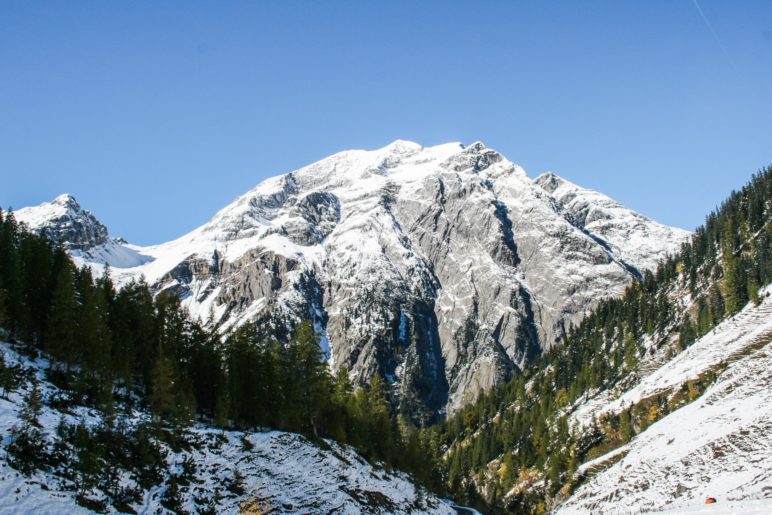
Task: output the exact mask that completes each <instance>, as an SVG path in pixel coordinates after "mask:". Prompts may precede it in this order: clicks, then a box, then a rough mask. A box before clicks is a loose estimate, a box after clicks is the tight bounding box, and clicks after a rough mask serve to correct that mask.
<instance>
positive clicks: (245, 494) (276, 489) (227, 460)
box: [0, 343, 454, 514]
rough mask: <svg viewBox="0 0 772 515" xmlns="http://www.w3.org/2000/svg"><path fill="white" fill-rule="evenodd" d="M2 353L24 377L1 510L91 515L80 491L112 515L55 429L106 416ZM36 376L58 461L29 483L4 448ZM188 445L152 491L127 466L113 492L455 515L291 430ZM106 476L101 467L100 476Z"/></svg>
mask: <svg viewBox="0 0 772 515" xmlns="http://www.w3.org/2000/svg"><path fill="white" fill-rule="evenodd" d="M0 350H2V352H3V354H4V357H5V363H6V365H8V366H9V367H11V368H15V370H16V375H17V376H19V377H21V378H23V379H21V380H20V384H19V385H18V387H17V388H15V389H14V390H13V391H12V392H10V393H8V394H7V395H3V396H0V434H1V435H2V450H0V513H52V514H53V513H92V511H91V510H88V509H86V508H84V507H81V506H79V505H78V504H76V494H77V492H82V493H83V497H84V498H85V499H87V501H88V502H90V503H92V504H91V506H92V507H96V506H99V505H101V506H102V508H103V509H105V510H106V511H107V512H115V510H116V508H115V505H114V504H112V503H111V502H110V501H111V498H110V497H107V496H106V494H105V488H107V487H106V486H103V485H109V484H110V483H109V482H106V483H103V482H102V480H100V481H97V482H95V486H92V487H90V488H85V489H83V488H82V487H81V486H79V485H82V484H83V483H84V482H85V480H83V479H82V476H79V475H78V474H77V473H76V472H75V471H76V470H80V467H82V465H73V461H71V462H70V465H63V464H62V463H60V462H66V459H63V458H56V457H57V456H60V457H61V456H68V455H69V454H68V453H69V452H71V451H67V450H66V447H64V449H65V450H62V448H63V447H62V446H63V437H62V436H61V432H62V431H61V430H59V429H58V427H60V426H62V425H70V426H71V427H76V426H77V425H78V424H82V425H83V427H86V428H90V430H98V428H100V427H104V423H105V419H104V417H103V416H102V415H101V413H100V412H98V411H96V410H93V409H89V408H85V407H82V406H74V407H63V400H62V399H65V398H66V397H67V396H66V393H65V392H62V391H60V390H58V389H57V388H55V387H54V386H53V385H51V384H50V383H48V382H47V381H46V380H45V376H44V373H43V370H44V368H45V367H46V362H45V361H43V360H30V359H28V358H26V357H24V356H22V355H20V354H18V353H17V352H16V351H15V350H14V348H13V347H12V346H11V345H9V344H5V343H0ZM33 378H35V379H36V380H37V381H38V383H39V390H40V391H41V393H42V396H43V401H44V403H45V404H48V405H44V406H43V409H42V412H41V414H40V416H39V417H38V420H39V422H40V424H41V428H40V431H41V434H42V441H43V442H44V443H45V445H46V446H47V448H48V451H47V452H48V454H49V456H50V460H51V463H50V464H47V465H45V468H46V470H38V471H35V472H33V473H32V474H31V475H30V476H25V475H22V474H21V473H20V472H19V471H18V470H16V469H15V468H13V467H11V465H10V464H9V457H10V454H9V453H8V452H7V449H8V446H9V444H10V443H11V442H12V441H13V440H14V437H13V436H11V428H12V427H14V426H18V425H19V424H20V423H21V422H20V418H19V413H20V411H21V410H22V408H23V405H24V401H23V398H24V397H25V395H27V394H28V393H29V391H30V389H31V384H32V383H31V380H32V379H33ZM51 405H57V406H60V407H58V408H54V407H51ZM146 422H147V415H146V414H144V413H141V412H134V415H133V416H131V417H125V416H124V415H119V416H118V420H117V421H116V422H115V427H116V428H119V429H117V430H118V431H122V432H123V433H125V434H127V435H128V434H131V432H132V431H133V430H135V429H136V428H137V427H138V426H139V425H140V424H142V423H146ZM184 440H185V442H186V444H185V445H184V446H183V447H187V446H189V449H187V450H185V449H177V450H176V451H175V450H173V449H172V448H171V447H170V446H169V445H167V444H162V449H163V452H164V453H165V455H166V456H165V458H164V459H163V462H162V464H161V476H160V477H159V481H158V483H157V484H154V485H152V486H150V487H149V488H144V487H142V486H140V483H141V481H144V480H147V477H148V476H149V475H152V474H147V475H145V476H142V477H140V476H136V475H134V474H133V473H132V472H130V471H129V470H125V469H122V468H121V467H120V465H118V468H117V469H115V470H110V474H113V475H114V477H115V478H116V481H117V483H116V485H115V486H113V487H112V488H114V489H115V491H116V492H120V495H123V496H129V497H131V496H134V500H133V501H130V502H127V503H126V506H128V507H130V508H131V509H133V510H135V511H136V512H137V513H171V512H170V511H169V510H168V509H167V508H165V507H164V506H165V505H166V506H168V504H169V503H170V502H172V501H171V500H172V499H177V500H178V501H179V503H180V504H179V507H180V509H183V510H186V511H187V512H190V513H202V512H206V510H212V509H214V508H215V507H216V513H243V512H244V510H250V509H251V510H253V511H252V512H255V513H256V512H258V510H264V511H268V510H270V512H271V513H328V512H335V513H350V514H355V513H454V511H453V510H452V509H451V508H450V507H449V506H448V505H446V504H444V503H443V502H441V501H440V500H439V499H437V498H436V497H434V496H433V495H431V494H429V493H427V492H425V491H422V490H418V489H416V487H414V485H413V484H412V483H411V482H410V481H409V479H408V478H407V476H405V475H402V474H398V473H392V472H388V471H386V470H384V469H379V468H375V467H373V466H371V465H369V464H368V463H367V462H365V461H364V460H363V459H362V458H361V457H359V456H358V455H357V454H356V453H355V452H353V451H352V450H351V449H349V448H346V447H342V446H339V445H337V444H335V443H334V442H327V444H326V446H325V447H320V446H318V445H315V444H313V443H311V442H310V441H309V440H307V439H305V438H303V437H302V436H299V435H297V434H293V433H282V432H278V431H271V432H263V433H260V432H258V433H244V432H236V431H221V430H214V429H208V428H205V427H202V426H199V427H194V428H192V429H190V430H187V431H186V432H185V436H184ZM57 449H58V450H57ZM127 452H128V451H127ZM77 456H82V455H78V454H77V453H75V454H74V455H73V456H72V457H71V460H74V463H78V461H77V460H78V459H79V458H78V457H77ZM85 456H89V455H85ZM57 459H58V460H59V461H60V462H57ZM191 464H192V465H191ZM111 465H115V464H111ZM104 470H105V467H104V466H102V467H100V472H104ZM173 477H174V480H173V479H172V478H173ZM173 483H174V485H175V486H172V484H173ZM170 488H177V489H178V491H177V493H176V494H175V495H171V491H170ZM116 495H117V494H116ZM112 499H113V501H114V500H115V497H112ZM211 513H214V511H211Z"/></svg>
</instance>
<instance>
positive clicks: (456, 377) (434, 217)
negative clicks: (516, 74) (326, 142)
mask: <svg viewBox="0 0 772 515" xmlns="http://www.w3.org/2000/svg"><path fill="white" fill-rule="evenodd" d="M57 200H58V199H57ZM56 202H57V201H55V202H54V204H56ZM75 205H77V204H75ZM46 206H50V205H45V204H44V205H43V206H39V207H37V208H27V209H25V210H20V211H18V212H17V213H16V215H17V217H18V218H19V219H20V220H22V221H24V222H26V223H28V224H29V225H30V226H31V227H32V228H34V229H37V230H40V231H45V232H46V234H50V235H51V237H52V238H54V239H58V240H59V241H63V242H70V237H71V235H70V232H68V231H66V230H64V229H65V228H66V227H68V226H71V225H72V223H71V222H70V220H72V219H74V218H73V217H64V218H62V217H56V216H46V215H45V213H46V211H48V212H52V211H53V210H52V209H50V207H46ZM73 211H74V212H76V213H77V212H78V210H73ZM86 213H87V212H86ZM68 224H69V225H68ZM75 234H77V231H75ZM688 235H689V233H688V232H686V231H683V230H680V229H675V228H671V227H666V226H663V225H661V224H658V223H656V222H654V221H652V220H650V219H648V218H646V217H644V216H642V215H639V214H637V213H634V212H632V211H630V210H628V209H626V208H624V207H623V206H621V205H620V204H618V203H617V202H615V201H613V200H611V199H609V198H608V197H605V196H603V195H601V194H599V193H596V192H593V191H590V190H586V189H582V188H579V187H578V186H575V185H573V184H571V183H570V182H568V181H565V180H563V179H561V178H559V177H557V176H555V175H554V174H545V175H542V176H541V177H539V178H538V179H536V180H531V179H530V178H528V176H527V175H526V173H525V171H524V170H523V169H522V168H521V167H519V166H517V165H515V164H513V163H512V162H510V161H508V160H507V159H506V158H505V157H504V156H502V155H501V154H500V153H498V152H496V151H494V150H492V149H489V148H486V147H485V146H484V145H483V144H482V143H475V144H472V145H470V146H464V145H461V144H459V143H451V144H445V145H438V146H434V147H422V146H420V145H418V144H416V143H411V142H406V141H396V142H394V143H392V144H390V145H388V146H386V147H384V148H381V149H378V150H375V151H362V150H354V151H347V152H341V153H339V154H335V155H333V156H331V157H328V158H326V159H323V160H321V161H319V162H317V163H314V164H312V165H309V166H307V167H304V168H301V169H299V170H297V171H294V172H291V173H287V174H284V175H281V176H278V177H274V178H271V179H268V180H266V181H264V182H263V183H261V184H260V185H258V186H257V187H256V188H254V189H253V190H251V191H249V192H248V193H246V194H245V195H243V196H241V197H239V198H238V199H236V201H235V202H233V203H232V204H231V205H229V206H227V207H226V208H224V209H223V210H221V211H220V212H218V213H217V214H216V215H215V216H214V217H213V218H212V220H211V221H210V222H208V223H207V224H205V225H204V226H202V227H200V228H198V229H196V230H194V231H192V232H191V233H189V234H187V235H185V236H183V237H181V238H179V239H177V240H174V241H172V242H168V243H164V244H160V245H154V246H150V247H137V246H132V245H128V244H124V243H123V242H121V241H117V240H109V239H108V240H107V241H104V240H105V238H106V233H105V235H104V237H103V238H102V240H99V239H92V240H87V241H86V240H83V239H82V238H78V239H76V242H75V244H74V245H71V246H70V249H71V252H72V254H73V255H74V256H75V257H76V258H78V259H79V260H80V261H81V262H83V263H88V264H90V265H92V266H94V267H96V268H99V267H100V266H101V265H102V264H109V265H111V267H112V273H113V275H114V277H115V278H116V280H117V281H118V282H119V283H123V282H126V281H128V280H131V279H133V278H137V277H139V276H144V277H145V278H146V280H147V281H148V282H149V283H150V284H151V285H153V287H154V289H155V290H156V291H162V290H172V291H175V292H177V293H178V294H179V295H180V296H181V297H182V298H183V299H184V303H185V305H186V306H187V307H188V308H189V309H190V311H191V312H192V313H193V314H194V315H197V316H200V317H201V318H202V319H204V320H209V321H211V322H212V323H217V324H219V325H220V327H221V329H222V330H223V331H228V330H229V329H231V328H233V327H235V326H238V325H239V324H242V323H245V322H247V321H257V322H258V323H261V324H270V325H271V326H272V327H273V330H274V331H279V332H281V331H282V330H287V327H288V326H291V325H292V323H293V322H294V321H297V320H299V319H301V318H311V319H313V321H314V323H315V326H316V328H317V330H318V331H319V333H320V336H321V341H322V345H323V346H324V347H325V351H326V352H327V353H328V355H329V358H330V363H331V365H332V366H333V367H334V368H339V367H341V366H344V365H345V366H348V367H349V369H350V371H351V374H352V378H353V379H354V380H355V381H356V382H357V383H360V384H361V383H364V382H366V381H367V380H368V379H369V378H370V377H372V375H373V374H376V373H378V374H382V375H383V376H384V377H386V378H387V379H388V380H389V381H390V382H391V384H392V386H393V392H394V394H395V399H398V401H399V403H400V406H401V408H402V409H403V411H405V412H407V413H409V414H411V416H413V417H414V418H415V419H417V420H424V421H425V420H429V419H433V418H434V417H436V415H437V414H438V413H440V412H442V411H443V410H445V409H449V410H453V409H455V408H457V407H458V406H460V405H462V404H464V403H466V402H469V401H471V400H473V399H474V398H475V397H476V396H477V395H478V393H479V392H480V391H481V390H483V389H486V388H488V387H490V386H492V385H494V384H496V383H497V382H499V381H501V380H503V379H505V378H506V377H508V376H509V375H510V374H511V373H513V372H514V371H515V370H516V369H518V368H521V367H523V366H524V365H525V364H527V363H528V362H529V361H530V360H532V359H533V358H534V357H535V356H536V355H537V354H538V353H539V352H540V351H541V350H542V349H544V348H548V347H550V346H551V345H554V344H555V343H556V342H557V341H559V339H560V337H561V336H562V334H563V332H564V330H565V329H566V328H567V327H568V324H570V323H571V322H576V321H578V320H579V319H581V318H582V317H583V316H584V315H585V314H586V313H587V312H588V311H589V310H590V309H592V307H593V306H595V305H596V303H597V302H598V301H599V300H600V299H602V298H604V297H608V296H611V295H617V294H619V293H620V292H621V291H622V290H623V289H624V287H625V286H626V285H627V284H628V283H629V282H630V281H631V280H632V279H633V278H634V277H635V276H636V275H638V274H639V273H640V272H641V271H642V270H643V269H645V268H648V267H651V266H653V265H654V264H655V263H656V262H657V260H658V259H660V258H662V257H663V256H665V255H666V254H667V253H671V252H674V251H675V250H677V249H678V248H679V246H680V245H681V243H682V242H683V241H684V240H685V239H686V238H687V237H688Z"/></svg>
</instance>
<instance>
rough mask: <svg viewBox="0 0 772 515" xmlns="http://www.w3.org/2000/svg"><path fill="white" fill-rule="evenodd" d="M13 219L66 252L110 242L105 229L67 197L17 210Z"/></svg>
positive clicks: (89, 213)
mask: <svg viewBox="0 0 772 515" xmlns="http://www.w3.org/2000/svg"><path fill="white" fill-rule="evenodd" d="M14 214H15V216H16V217H17V218H18V219H19V220H20V221H23V222H25V223H27V224H28V225H30V226H31V227H33V228H35V229H38V230H39V232H40V233H42V234H44V235H45V236H46V237H48V239H50V240H51V241H53V242H55V243H61V244H62V245H63V246H64V247H65V248H66V249H68V250H88V249H91V248H93V247H96V246H97V245H103V244H105V243H107V242H108V241H109V239H110V238H109V236H108V235H107V227H105V226H104V225H102V223H101V222H100V221H99V220H97V219H96V217H95V216H94V215H92V214H91V211H88V210H87V209H83V208H81V207H80V204H78V201H77V200H75V197H73V196H72V195H68V194H66V193H65V194H63V195H59V196H58V197H56V198H55V199H54V200H52V201H51V202H45V203H43V204H40V205H39V206H35V207H27V208H24V209H20V210H18V211H16V212H15V213H14Z"/></svg>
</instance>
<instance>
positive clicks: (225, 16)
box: [0, 0, 772, 244]
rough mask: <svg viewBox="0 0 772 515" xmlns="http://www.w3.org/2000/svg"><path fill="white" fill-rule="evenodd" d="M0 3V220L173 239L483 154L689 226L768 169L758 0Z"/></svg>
mask: <svg viewBox="0 0 772 515" xmlns="http://www.w3.org/2000/svg"><path fill="white" fill-rule="evenodd" d="M699 7H701V9H702V12H703V13H704V16H705V17H704V18H703V16H702V15H701V14H700V11H699V10H698V8H697V6H696V5H695V3H694V1H693V0H668V1H660V2H633V1H627V2H625V1H621V2H620V1H609V2H592V1H587V2H575V1H570V2H504V1H502V2H490V3H486V2H436V3H433V2H428V1H427V2H404V3H403V2H394V1H388V2H386V1H383V2H370V1H366V2H362V1H356V2H310V1H309V2H289V1H281V2H268V1H250V2H206V3H205V2H200V3H193V2H171V1H167V2H129V1H125V2H97V1H94V2H77V1H67V2H61V1H56V2H33V1H28V0H24V1H18V2H16V1H11V0H5V1H3V2H2V3H0V174H1V175H0V177H1V178H2V186H0V205H2V206H3V207H8V206H13V207H17V208H18V207H22V206H25V205H30V204H37V203H40V202H42V201H44V200H49V199H51V198H53V197H54V196H56V195H58V194H59V193H62V192H69V193H72V194H73V195H75V196H76V197H77V198H78V199H79V200H80V201H81V204H83V205H84V206H85V207H87V208H90V209H91V210H92V211H94V213H95V214H96V215H97V216H98V217H99V218H100V219H102V220H103V221H104V222H105V223H106V224H107V225H108V227H109V228H110V230H111V232H112V233H113V234H114V235H119V236H123V237H125V238H127V239H128V240H129V241H132V242H136V243H140V244H148V243H155V242H161V241H164V240H167V239H171V238H174V237H177V236H180V235H182V234H183V233H184V232H186V231H188V230H190V229H192V228H194V227H196V226H198V225H200V224H201V223H203V222H205V221H206V220H208V219H209V218H210V217H211V215H212V214H213V213H214V212H216V211H217V210H218V209H219V208H221V207H223V206H225V205H226V204H227V203H229V202H230V201H231V200H233V198H234V197H235V196H237V195H239V194H241V193H243V192H245V191H246V190H248V189H249V188H251V187H253V186H254V185H255V184H257V183H258V182H260V181H261V180H263V179H264V178H266V177H269V176H272V175H276V174H279V173H283V172H287V171H291V170H293V169H295V168H298V167H300V166H302V165H304V164H307V163H310V162H312V161H315V160H317V159H320V158H322V157H324V156H326V155H329V154H331V153H334V152H336V151H339V150H344V149H349V148H376V147H380V146H383V145H385V144H387V143H389V142H391V141H392V140H394V139H398V138H399V139H410V140H414V141H417V142H419V143H421V144H424V145H432V144H436V143H442V142H447V141H462V142H466V143H470V142H473V141H475V140H482V141H483V142H485V143H486V144H487V145H488V146H489V147H493V148H496V149H498V150H500V151H502V152H503V153H504V154H505V155H506V156H507V157H509V158H510V159H511V160H513V161H515V162H517V163H519V164H521V165H523V166H524V167H525V168H526V170H527V171H528V173H529V175H531V176H532V177H534V176H536V175H537V174H539V173H541V172H543V171H546V170H552V171H555V172H556V173H558V174H559V175H562V176H564V177H566V178H568V179H570V180H572V181H574V182H576V183H578V184H581V185H583V186H587V187H591V188H594V189H597V190H600V191H602V192H604V193H606V194H609V195H611V196H613V197H615V198H617V199H618V200H620V201H622V202H623V203H625V204H627V205H628V206H630V207H632V208H635V209H637V210H639V211H641V212H643V213H644V214H646V215H649V216H651V217H653V218H655V219H657V220H660V221H662V222H665V223H668V224H673V225H678V226H682V227H685V228H689V229H692V228H694V227H695V226H697V225H698V224H699V223H701V222H702V220H703V217H704V215H705V214H706V213H707V212H708V211H709V210H710V209H712V208H713V207H714V206H715V205H716V204H717V203H718V202H720V201H721V200H722V199H723V198H724V197H725V196H726V195H727V194H728V193H729V192H730V190H732V189H733V188H738V187H740V186H742V184H743V183H744V182H745V181H746V180H747V179H748V178H749V177H750V175H751V174H752V173H753V172H754V171H756V170H757V169H759V168H760V167H762V166H765V165H767V164H770V163H772V129H771V128H770V125H771V123H772V2H769V1H759V2H750V1H744V2H729V1H721V2H718V1H712V0H701V1H700V2H699Z"/></svg>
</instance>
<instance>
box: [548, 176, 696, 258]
mask: <svg viewBox="0 0 772 515" xmlns="http://www.w3.org/2000/svg"><path fill="white" fill-rule="evenodd" d="M534 182H535V183H536V184H538V185H539V186H541V187H542V188H544V189H545V190H546V191H548V192H549V193H550V194H551V195H552V196H553V197H554V198H555V200H556V201H557V202H558V203H559V205H560V208H561V209H562V210H563V212H564V213H566V215H567V217H568V218H569V219H570V220H572V221H573V222H574V223H575V224H576V225H577V226H578V227H581V228H582V229H585V230H586V231H587V232H588V233H590V234H592V235H593V236H596V237H599V238H600V239H602V240H603V242H604V243H606V244H608V246H609V248H610V249H611V251H612V252H613V253H614V254H615V255H616V256H619V258H620V260H622V261H624V262H625V263H628V264H629V265H631V266H633V267H635V268H636V269H638V270H645V269H652V268H654V267H656V266H657V261H658V260H659V259H660V258H661V257H662V251H663V250H664V251H665V252H667V253H669V254H675V253H676V252H677V251H678V250H679V249H680V247H681V243H683V242H684V240H685V239H686V238H687V237H688V235H689V234H688V232H687V231H684V230H683V229H678V228H676V227H668V226H666V225H662V224H660V223H657V222H654V221H652V220H651V219H649V218H647V217H645V216H643V215H641V214H640V213H636V212H635V211H633V210H631V209H628V208H626V207H624V206H623V205H622V204H620V203H619V202H617V201H616V200H614V199H611V198H609V197H607V196H606V195H603V194H602V193H598V192H597V191H593V190H588V189H586V188H582V187H580V186H577V185H576V184H574V183H572V182H570V181H567V180H566V179H563V178H562V177H558V176H557V175H555V174H554V173H551V172H547V173H544V174H542V175H540V176H539V177H537V178H536V179H534Z"/></svg>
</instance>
